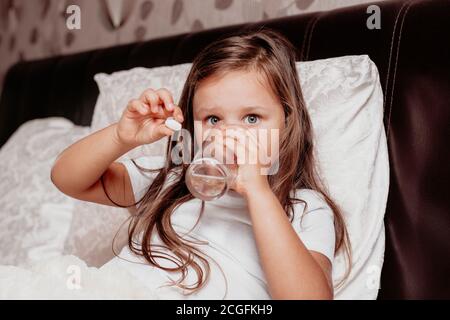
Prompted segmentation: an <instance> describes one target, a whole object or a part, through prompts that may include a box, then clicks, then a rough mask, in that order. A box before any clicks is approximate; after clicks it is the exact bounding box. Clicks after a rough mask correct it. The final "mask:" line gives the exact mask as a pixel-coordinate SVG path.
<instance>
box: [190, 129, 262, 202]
mask: <svg viewBox="0 0 450 320" xmlns="http://www.w3.org/2000/svg"><path fill="white" fill-rule="evenodd" d="M264 150H265V148H262V147H261V146H260V144H259V143H258V141H257V137H256V136H255V135H254V134H253V133H252V132H250V131H249V130H245V129H243V128H241V127H238V126H233V127H228V128H227V129H226V130H225V131H223V130H213V131H211V132H209V133H208V134H207V137H206V139H205V140H204V141H203V142H202V148H201V149H200V150H199V152H197V154H196V155H195V157H194V160H193V162H192V163H191V165H190V167H189V169H188V172H187V173H186V184H187V186H188V188H189V190H190V191H191V193H192V194H194V196H196V197H197V198H200V199H202V200H205V201H209V200H213V199H217V198H220V197H221V196H222V195H223V194H225V193H226V192H227V191H228V190H229V189H232V190H234V191H236V192H238V193H240V194H241V195H244V196H245V195H248V194H249V193H250V192H251V191H252V190H253V191H256V190H261V187H268V180H267V177H266V176H265V175H263V174H262V165H261V162H260V159H261V158H260V157H261V156H263V154H262V153H261V154H260V152H264Z"/></svg>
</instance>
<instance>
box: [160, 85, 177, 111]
mask: <svg viewBox="0 0 450 320" xmlns="http://www.w3.org/2000/svg"><path fill="white" fill-rule="evenodd" d="M156 93H157V94H158V95H159V98H160V99H161V100H162V101H163V103H164V107H165V108H166V109H167V110H168V111H170V112H173V111H174V109H175V103H174V102H173V97H172V94H171V93H170V91H169V90H167V89H166V88H161V89H158V90H156Z"/></svg>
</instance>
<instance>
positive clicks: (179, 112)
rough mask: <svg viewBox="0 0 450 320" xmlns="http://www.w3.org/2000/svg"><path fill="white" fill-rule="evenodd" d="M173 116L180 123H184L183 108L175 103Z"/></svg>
mask: <svg viewBox="0 0 450 320" xmlns="http://www.w3.org/2000/svg"><path fill="white" fill-rule="evenodd" d="M173 117H174V118H175V120H177V121H178V122H180V123H183V121H184V116H183V110H181V108H180V107H179V106H177V105H174V109H173Z"/></svg>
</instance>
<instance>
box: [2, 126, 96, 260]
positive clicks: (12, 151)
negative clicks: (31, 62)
mask: <svg viewBox="0 0 450 320" xmlns="http://www.w3.org/2000/svg"><path fill="white" fill-rule="evenodd" d="M89 132H90V131H89V128H88V127H78V126H74V124H73V123H72V122H70V121H69V120H67V119H64V118H47V119H37V120H32V121H29V122H26V123H24V124H23V125H22V126H20V127H19V128H18V129H17V130H16V131H15V132H14V134H13V135H12V136H11V137H10V139H8V141H7V142H6V144H5V145H4V146H3V147H2V148H1V150H0V172H1V179H0V217H1V218H0V264H2V265H16V266H24V265H27V264H31V263H34V262H36V261H39V260H42V259H47V258H51V257H54V256H58V255H60V254H61V253H62V250H63V247H64V241H65V240H66V237H67V235H68V231H69V227H70V223H71V220H72V210H73V205H74V203H73V200H72V199H71V198H69V197H67V196H66V195H64V194H63V193H61V192H60V191H59V190H58V189H57V188H56V187H55V186H54V184H53V183H52V182H51V179H50V171H51V167H52V165H53V163H54V161H55V159H56V157H57V156H58V154H59V153H60V152H61V151H62V150H63V149H64V148H66V147H67V146H69V145H70V144H72V143H73V142H75V141H77V140H79V139H81V138H83V137H84V136H86V135H87V134H89Z"/></svg>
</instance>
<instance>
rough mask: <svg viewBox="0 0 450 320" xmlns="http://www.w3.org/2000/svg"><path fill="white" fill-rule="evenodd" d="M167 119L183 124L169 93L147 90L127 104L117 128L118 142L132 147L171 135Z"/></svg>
mask: <svg viewBox="0 0 450 320" xmlns="http://www.w3.org/2000/svg"><path fill="white" fill-rule="evenodd" d="M169 117H173V118H174V119H175V120H176V121H178V122H180V123H182V122H183V121H184V118H183V112H182V111H181V109H180V108H179V107H178V106H176V105H175V104H174V102H173V97H172V94H171V93H170V92H169V91H168V90H166V89H159V90H153V89H148V90H146V91H144V93H142V95H141V96H140V97H139V99H135V100H131V101H130V102H129V103H128V106H127V107H126V109H125V111H124V112H123V114H122V116H121V118H120V120H119V122H118V123H117V126H116V132H115V133H116V135H115V136H116V139H117V142H118V143H120V144H122V145H126V146H131V147H133V148H134V147H138V146H140V145H143V144H150V143H153V142H155V141H158V140H160V139H161V138H163V137H165V136H170V135H172V134H173V133H174V131H173V130H172V129H170V128H169V127H167V126H166V125H165V124H164V122H165V121H166V119H167V118H169Z"/></svg>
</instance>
